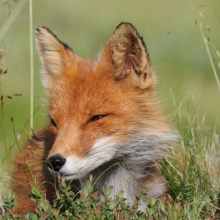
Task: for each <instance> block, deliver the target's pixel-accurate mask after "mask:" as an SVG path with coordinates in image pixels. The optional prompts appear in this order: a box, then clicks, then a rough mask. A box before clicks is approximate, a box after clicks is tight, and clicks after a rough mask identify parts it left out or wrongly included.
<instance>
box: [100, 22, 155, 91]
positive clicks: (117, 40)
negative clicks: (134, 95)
mask: <svg viewBox="0 0 220 220" xmlns="http://www.w3.org/2000/svg"><path fill="white" fill-rule="evenodd" d="M100 63H104V64H105V65H107V69H111V70H113V71H112V72H113V76H114V78H115V80H116V81H117V82H119V83H120V84H121V85H122V84H123V85H129V87H133V86H135V87H138V88H140V89H148V88H154V85H155V84H156V77H155V75H154V73H153V70H152V67H151V64H150V61H149V56H148V53H147V48H146V46H145V43H144V41H143V38H142V37H141V36H140V35H139V34H138V32H137V30H136V29H135V28H134V26H133V25H132V24H130V23H123V22H122V23H121V24H119V25H118V27H117V28H116V30H115V32H114V33H113V35H112V37H111V38H110V39H109V41H108V43H107V45H106V46H105V48H104V50H103V53H102V56H101V62H100Z"/></svg>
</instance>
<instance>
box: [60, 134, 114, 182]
mask: <svg viewBox="0 0 220 220" xmlns="http://www.w3.org/2000/svg"><path fill="white" fill-rule="evenodd" d="M114 146H115V143H113V141H112V139H111V138H108V137H105V138H102V139H100V140H99V141H98V142H96V143H95V144H94V145H93V147H92V149H91V151H90V152H89V153H88V155H87V156H86V157H84V158H79V157H77V156H75V155H72V156H70V157H67V158H66V163H65V164H64V166H63V167H62V168H61V170H60V171H59V172H60V173H63V174H65V176H66V180H71V179H79V178H82V177H84V176H85V175H86V174H88V173H89V172H90V171H92V170H94V169H96V168H97V167H99V166H101V165H102V164H104V163H106V162H108V161H110V160H111V159H112V158H113V157H114V155H115V151H116V148H115V147H114Z"/></svg>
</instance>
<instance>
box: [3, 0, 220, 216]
mask: <svg viewBox="0 0 220 220" xmlns="http://www.w3.org/2000/svg"><path fill="white" fill-rule="evenodd" d="M4 2H6V3H7V4H4V5H1V6H0V27H3V26H4V25H5V24H7V23H6V20H7V19H8V13H9V12H10V11H12V13H11V15H12V18H11V17H9V18H10V20H11V23H8V25H7V26H6V27H8V29H7V31H6V32H5V33H4V37H3V38H2V41H1V42H0V71H1V70H2V74H1V75H0V83H1V85H0V93H1V94H0V95H1V96H3V99H1V115H2V117H1V122H0V123H1V127H0V149H1V151H2V152H4V153H3V154H1V156H0V164H1V167H0V208H2V204H3V201H5V199H8V198H10V197H11V196H12V195H13V191H12V185H13V180H12V179H11V172H12V170H13V167H12V162H11V161H12V158H13V155H14V153H15V152H16V151H17V146H18V145H19V146H22V145H23V144H24V140H25V139H26V138H27V136H28V135H30V132H29V130H30V129H29V124H30V123H29V121H30V113H29V95H30V87H31V88H33V86H30V83H29V76H28V73H29V72H30V70H29V69H30V63H31V61H30V55H29V53H30V52H29V25H28V22H29V16H28V4H27V3H26V4H25V5H24V7H23V6H22V7H23V8H22V10H21V12H20V14H18V13H17V15H16V14H13V9H14V8H16V7H17V5H18V4H19V3H17V2H13V1H4ZM0 3H3V1H2V2H0ZM20 4H21V3H20ZM8 5H10V7H8ZM67 6H68V7H67ZM171 8H172V10H171ZM58 9H59V13H57V11H58ZM219 9H220V4H219V2H217V1H214V0H212V1H210V0H206V1H205V2H201V1H199V0H198V1H190V2H189V4H187V3H186V2H178V3H177V2H176V1H174V0H171V1H170V2H169V4H168V3H167V4H166V5H165V4H164V5H160V7H159V6H158V1H154V2H151V1H144V0H143V1H142V0H141V1H139V2H138V3H135V4H134V2H133V1H121V2H118V1H116V0H113V1H111V2H100V1H97V0H94V1H86V0H82V1H78V2H69V1H67V0H64V1H63V2H62V3H61V2H58V1H53V2H52V0H50V1H46V2H45V1H43V0H39V1H38V2H36V1H35V2H33V22H32V25H33V27H37V26H38V25H45V26H48V27H49V28H51V29H52V30H53V31H54V32H55V33H56V34H57V35H58V36H59V37H60V38H61V39H62V40H64V42H72V43H71V44H70V46H71V47H72V48H73V49H74V50H75V51H76V53H77V54H79V55H80V56H83V57H85V56H84V54H89V57H94V54H97V53H98V51H99V50H100V49H101V48H100V46H97V45H100V43H102V44H105V43H106V41H107V39H108V38H109V37H110V36H111V34H112V32H113V30H114V29H115V26H117V24H119V23H120V22H121V21H129V22H131V23H133V24H134V25H135V26H136V27H137V29H138V31H139V32H140V33H141V34H142V35H143V36H144V39H145V41H146V44H147V46H148V49H149V52H150V55H151V60H152V62H153V64H154V69H155V71H156V73H157V75H158V78H159V88H158V89H159V95H160V97H161V99H166V101H165V103H166V104H167V109H168V113H167V114H169V115H170V123H171V124H172V125H173V127H174V130H177V131H178V132H179V133H180V136H181V139H180V141H179V143H178V145H177V146H176V147H175V148H174V149H171V150H170V157H168V158H166V159H163V160H162V161H161V164H162V166H163V168H164V169H163V175H164V176H165V178H166V180H167V182H168V186H169V188H170V191H171V192H172V195H173V198H172V199H171V198H166V199H164V200H163V201H162V203H163V204H164V205H165V209H163V208H161V207H163V206H161V204H162V203H161V201H155V202H154V201H149V212H150V210H151V213H149V212H148V214H147V215H148V217H150V216H154V217H155V218H156V216H157V217H158V215H159V214H158V213H162V212H164V216H165V217H166V218H168V219H171V218H172V219H183V216H184V217H185V219H218V218H220V217H219V214H218V213H219V190H220V189H219V186H220V177H219V175H220V173H219V167H220V159H219V158H220V155H219V152H220V149H219V148H220V140H219V133H220V123H219V121H220V115H219V111H218V109H220V102H219V99H220V92H219V90H220V87H219V75H220V74H219V72H220V71H219V66H218V65H219V63H220V55H219V54H220V53H219V51H220V49H219V46H220V45H219V36H220V23H219V15H218V11H220V10H219ZM19 10H20V9H19ZM131 12H133V13H131ZM39 13H40V15H41V16H39ZM112 15H114V16H112ZM186 15H187V16H186ZM13 16H14V17H13ZM13 19H14V20H13ZM10 20H9V21H10ZM12 20H13V21H12ZM195 21H196V22H195ZM195 23H197V24H195ZM9 27H10V28H9ZM0 29H1V28H0ZM199 29H200V30H201V33H200V31H199ZM4 30H6V29H4ZM210 30H211V32H210ZM0 36H2V35H1V34H0ZM203 42H204V43H205V47H204V44H203ZM6 45H7V46H6ZM214 45H218V47H217V46H214ZM8 46H10V48H9V47H8ZM91 51H93V52H94V54H91ZM207 54H208V56H207ZM33 55H34V60H33V61H34V62H33V63H34V73H35V76H34V80H35V84H34V86H35V89H34V90H33V91H34V103H33V104H31V107H33V111H34V113H33V114H34V123H33V124H34V131H35V130H37V129H38V128H39V127H41V126H43V125H44V124H46V122H47V118H46V117H45V116H44V115H42V113H41V112H44V113H45V112H46V109H43V108H42V107H41V104H42V101H41V97H43V98H45V96H44V93H43V92H42V87H41V85H40V80H39V78H40V77H39V75H38V74H37V73H38V72H39V69H40V65H39V61H38V56H37V54H36V51H35V52H33ZM210 63H211V65H210ZM7 69H8V70H7ZM6 70H7V71H6ZM3 72H7V73H5V74H3ZM170 89H171V90H172V92H170ZM13 94H15V95H13ZM19 94H22V96H20V95H19ZM39 97H40V98H39ZM182 100H183V101H182ZM178 103H180V104H179V105H178ZM11 115H13V118H14V122H13V123H12V122H11ZM13 126H14V127H15V128H14V129H13ZM31 127H32V126H31ZM14 132H15V135H14ZM16 139H18V140H17V141H16ZM17 142H18V143H17ZM64 188H65V187H64ZM64 191H65V190H64ZM60 193H61V194H62V192H60ZM36 194H37V195H40V192H39V191H38V190H37V189H36V190H35V191H34V194H33V195H32V196H33V199H36ZM34 196H35V197H34ZM86 198H87V197H86ZM90 199H91V198H90ZM38 201H39V200H38ZM86 201H88V198H87V200H86V199H85V203H86ZM99 202H100V201H95V202H94V201H93V203H94V204H96V205H99ZM109 202H111V201H109ZM121 202H123V201H121ZM8 204H9V206H10V205H12V201H11V202H9V203H8ZM80 204H81V205H79V204H78V205H79V207H78V206H77V205H75V206H77V207H78V208H80V207H81V208H82V207H84V205H85V204H84V201H82V203H80ZM178 207H179V208H178ZM53 208H56V207H52V208H51V209H53ZM117 208H118V206H117V205H116V206H115V207H112V210H114V209H115V212H116V211H117V210H118V209H117ZM39 209H40V208H39ZM106 209H107V208H106ZM162 209H163V210H162ZM161 210H162V212H161ZM117 212H118V211H117ZM123 212H124V211H123ZM42 213H43V211H42ZM42 213H41V214H42ZM121 213H122V212H120V213H119V214H121ZM152 213H153V214H152ZM136 214H137V213H136ZM82 215H83V213H82ZM140 215H141V214H140ZM178 216H179V217H178ZM38 217H39V216H38ZM161 219H162V217H161Z"/></svg>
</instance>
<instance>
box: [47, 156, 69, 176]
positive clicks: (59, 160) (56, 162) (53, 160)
mask: <svg viewBox="0 0 220 220" xmlns="http://www.w3.org/2000/svg"><path fill="white" fill-rule="evenodd" d="M48 160H49V162H48V163H47V166H48V168H50V169H51V170H54V171H56V172H59V171H60V169H61V167H62V166H63V165H64V164H65V162H66V159H65V158H63V157H61V156H60V155H55V156H52V157H49V158H48Z"/></svg>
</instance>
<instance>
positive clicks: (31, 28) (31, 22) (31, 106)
mask: <svg viewBox="0 0 220 220" xmlns="http://www.w3.org/2000/svg"><path fill="white" fill-rule="evenodd" d="M29 19H30V59H31V91H30V92H31V94H30V96H31V100H30V131H31V133H32V130H33V128H34V125H33V115H34V60H33V13H32V0H29Z"/></svg>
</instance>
